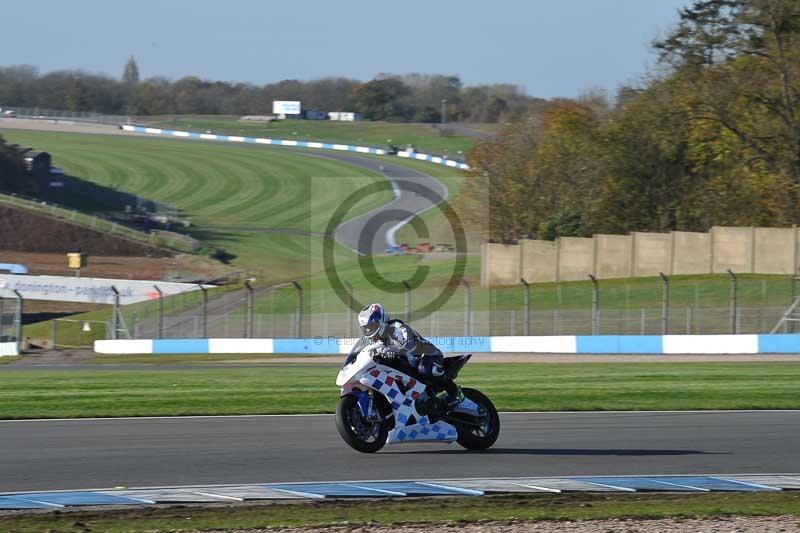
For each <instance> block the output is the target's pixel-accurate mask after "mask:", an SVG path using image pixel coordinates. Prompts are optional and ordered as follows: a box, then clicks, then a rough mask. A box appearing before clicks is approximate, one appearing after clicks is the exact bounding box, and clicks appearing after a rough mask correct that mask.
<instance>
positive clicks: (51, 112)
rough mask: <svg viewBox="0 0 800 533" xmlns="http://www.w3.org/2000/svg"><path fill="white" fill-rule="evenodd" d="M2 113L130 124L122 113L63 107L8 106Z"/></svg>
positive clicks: (96, 122) (94, 122)
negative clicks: (102, 112) (115, 113)
mask: <svg viewBox="0 0 800 533" xmlns="http://www.w3.org/2000/svg"><path fill="white" fill-rule="evenodd" d="M2 111H3V113H6V112H9V111H10V112H11V113H9V114H7V115H5V117H14V118H27V119H37V120H60V121H71V122H88V123H92V124H112V125H115V126H118V125H120V124H130V123H131V117H129V116H123V115H103V114H101V113H92V112H90V111H65V110H63V109H49V108H45V107H8V106H5V107H3V109H2Z"/></svg>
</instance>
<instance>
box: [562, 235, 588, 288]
mask: <svg viewBox="0 0 800 533" xmlns="http://www.w3.org/2000/svg"><path fill="white" fill-rule="evenodd" d="M589 274H594V239H586V238H583V237H560V238H559V259H558V280H559V281H578V280H586V279H588V278H587V276H588V275H589Z"/></svg>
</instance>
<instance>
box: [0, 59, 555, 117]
mask: <svg viewBox="0 0 800 533" xmlns="http://www.w3.org/2000/svg"><path fill="white" fill-rule="evenodd" d="M273 100H300V101H302V102H303V107H304V108H305V109H320V110H324V111H355V112H358V113H360V114H361V115H362V116H363V117H364V118H366V119H369V120H389V121H404V122H409V121H410V122H431V123H437V122H441V120H442V119H443V118H445V119H446V120H448V121H466V122H505V121H508V120H513V119H514V118H517V117H520V116H523V115H525V114H526V113H528V112H530V111H531V110H533V109H536V108H540V107H541V106H542V105H544V104H545V103H546V101H545V100H543V99H540V98H533V97H531V96H528V95H527V94H525V92H524V91H523V90H522V89H521V88H519V87H517V86H515V85H509V84H494V85H479V86H464V85H463V83H462V82H461V80H460V78H459V77H458V76H444V75H427V74H408V75H392V74H380V75H378V76H376V77H375V79H373V80H370V81H367V82H361V81H358V80H354V79H350V78H344V77H338V78H336V77H332V78H322V79H317V80H310V81H301V80H283V81H279V82H276V83H270V84H266V85H262V86H259V85H254V84H248V83H232V82H226V81H210V80H204V79H201V78H199V77H196V76H187V77H183V78H181V79H179V80H175V81H173V80H170V79H167V78H164V77H158V76H156V77H151V78H147V79H145V80H141V79H140V76H139V67H138V64H137V63H136V60H135V59H134V58H133V57H131V58H130V59H129V60H128V62H127V63H126V65H125V68H124V70H123V74H122V76H121V77H120V78H119V79H116V78H112V77H110V76H106V75H100V74H91V73H87V72H84V71H80V70H77V71H76V70H63V71H55V72H48V73H45V74H42V73H40V72H39V71H38V70H37V69H36V68H34V67H32V66H28V65H21V66H11V67H0V107H2V106H17V107H38V108H43V109H59V110H67V111H88V112H96V113H102V114H112V115H136V116H139V115H171V114H224V115H268V114H271V113H272V101H273ZM443 100H444V101H445V102H444V106H443V102H442V101H443ZM443 112H444V113H445V115H446V116H445V117H442V113H443Z"/></svg>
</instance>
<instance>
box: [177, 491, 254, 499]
mask: <svg viewBox="0 0 800 533" xmlns="http://www.w3.org/2000/svg"><path fill="white" fill-rule="evenodd" d="M189 492H191V493H193V494H199V495H200V496H208V497H209V498H219V499H220V500H233V501H235V502H243V501H244V498H237V497H236V496H223V495H222V494H212V493H210V492H200V491H197V490H192V491H189Z"/></svg>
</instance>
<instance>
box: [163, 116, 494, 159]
mask: <svg viewBox="0 0 800 533" xmlns="http://www.w3.org/2000/svg"><path fill="white" fill-rule="evenodd" d="M148 125H149V126H152V127H157V128H166V129H175V130H183V131H199V132H205V131H213V132H214V133H222V134H227V135H244V136H249V137H268V138H276V139H291V140H304V141H321V142H337V143H345V144H356V145H361V146H373V147H376V148H385V147H386V146H387V145H389V144H393V145H395V146H398V147H400V148H405V147H406V145H408V144H413V145H414V146H415V147H416V149H417V151H419V152H425V153H432V154H439V155H448V156H450V157H453V158H462V157H463V155H464V153H466V151H467V150H469V149H470V148H471V147H472V145H473V144H474V142H475V139H473V138H470V137H464V136H461V135H456V134H442V133H441V132H440V130H438V129H437V128H435V127H433V126H432V125H426V124H403V123H396V122H370V121H360V122H336V121H329V120H282V121H276V122H266V123H264V122H248V121H240V120H238V117H211V116H198V117H191V116H189V117H163V118H161V119H157V120H155V121H148ZM490 126H493V125H490ZM476 129H481V126H480V125H479V126H478V128H476ZM483 129H484V130H485V129H486V128H483ZM389 140H391V143H390V142H389Z"/></svg>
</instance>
